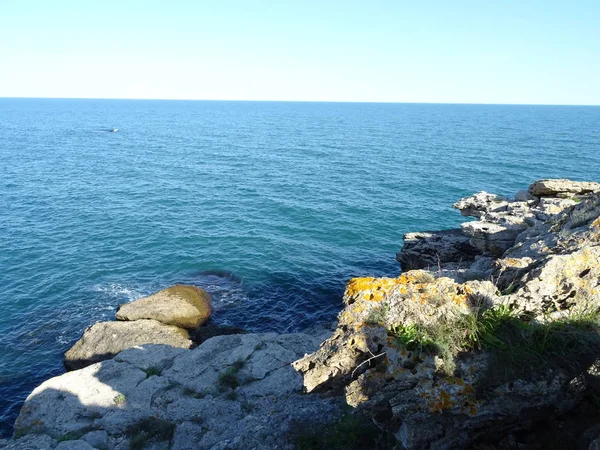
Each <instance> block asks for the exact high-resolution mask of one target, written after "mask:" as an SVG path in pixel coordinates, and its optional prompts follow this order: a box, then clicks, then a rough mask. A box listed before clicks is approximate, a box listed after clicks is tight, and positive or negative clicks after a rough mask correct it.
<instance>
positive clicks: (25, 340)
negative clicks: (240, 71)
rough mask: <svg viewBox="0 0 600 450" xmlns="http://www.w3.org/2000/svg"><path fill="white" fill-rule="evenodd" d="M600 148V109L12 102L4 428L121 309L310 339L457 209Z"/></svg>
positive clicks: (0, 174) (3, 261) (5, 229)
mask: <svg viewBox="0 0 600 450" xmlns="http://www.w3.org/2000/svg"><path fill="white" fill-rule="evenodd" d="M113 128H118V132H109V131H107V130H112V129H113ZM599 154H600V107H566V106H565V107H553V106H498V105H496V106H494V105H426V104H351V103H348V104H340V103H337V104H336V103H285V102H281V103H277V102H274V103H271V102H199V101H198V102H196V101H127V100H42V99H0V288H1V295H0V308H1V314H0V351H1V359H0V435H4V436H7V435H9V434H10V433H11V427H12V422H13V421H14V419H15V418H16V415H17V414H18V409H19V407H20V405H21V403H22V401H23V399H24V398H25V397H26V396H27V394H28V393H29V392H30V391H31V389H33V388H34V387H35V386H36V385H38V384H39V383H40V382H42V381H43V380H45V379H47V378H49V377H51V376H54V375H57V374H59V373H61V372H62V371H63V369H62V353H63V352H64V351H65V350H66V349H68V348H69V347H70V346H71V345H72V344H73V343H74V342H75V341H76V340H77V339H78V338H79V337H80V336H81V333H82V332H83V330H84V329H85V328H86V327H87V326H89V325H90V324H92V323H94V322H97V321H101V320H110V319H111V318H113V316H114V312H115V311H116V308H117V306H118V305H119V304H120V303H124V302H128V301H131V300H133V299H136V298H139V297H141V296H144V295H148V294H150V293H152V292H155V291H157V290H159V289H162V288H165V287H168V286H170V285H173V284H176V283H191V284H196V285H199V286H202V287H204V288H205V289H207V290H208V291H210V292H211V293H212V294H213V296H214V307H215V308H214V309H215V312H214V319H213V320H214V322H216V323H219V324H229V325H236V326H240V327H243V328H246V329H248V330H251V331H267V330H269V331H271V330H274V331H278V332H286V331H298V330H302V329H303V328H306V327H307V326H310V325H311V324H313V323H315V322H323V321H329V320H332V319H334V318H335V316H336V313H337V312H338V311H339V309H340V305H341V294H342V292H343V287H344V283H345V281H346V280H347V279H348V278H350V277H353V276H368V275H376V276H384V275H390V276H394V275H397V274H398V273H399V265H398V264H397V263H396V262H395V260H394V256H395V253H396V252H397V251H398V250H399V249H400V248H401V246H402V235H403V234H404V233H406V232H408V231H418V230H427V229H444V228H450V227H455V226H457V225H458V224H459V223H460V222H461V218H460V216H459V214H458V212H456V211H454V210H452V208H451V204H452V203H453V202H454V201H456V200H457V199H458V198H460V197H462V196H465V195H468V194H471V193H473V192H476V191H479V190H487V191H491V192H496V193H501V194H513V193H515V192H516V191H517V190H519V189H523V188H526V187H527V186H528V185H529V184H530V183H531V182H532V181H534V180H536V179H540V178H548V177H560V178H573V179H578V180H596V181H598V180H599V179H600V157H599V156H598V155H599Z"/></svg>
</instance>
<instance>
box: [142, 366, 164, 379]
mask: <svg viewBox="0 0 600 450" xmlns="http://www.w3.org/2000/svg"><path fill="white" fill-rule="evenodd" d="M144 372H146V378H150V377H151V376H154V375H160V373H161V371H160V369H159V368H157V367H149V368H148V369H145V370H144Z"/></svg>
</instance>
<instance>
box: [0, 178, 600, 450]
mask: <svg viewBox="0 0 600 450" xmlns="http://www.w3.org/2000/svg"><path fill="white" fill-rule="evenodd" d="M599 188H600V184H597V183H580V182H572V181H568V180H541V181H538V182H535V183H533V184H532V185H531V186H530V188H529V189H528V190H527V191H521V192H519V193H517V194H516V195H515V197H514V198H506V197H500V196H496V195H493V194H488V193H485V192H482V193H479V194H475V195H473V196H471V197H467V198H465V199H462V200H460V201H459V202H457V203H456V204H455V208H457V209H459V210H460V211H461V213H462V214H463V215H467V216H473V217H475V218H476V219H477V220H476V221H471V222H467V223H465V224H464V225H463V226H462V227H461V229H458V230H450V231H443V232H424V233H410V234H408V235H406V238H405V246H404V248H403V249H402V251H401V252H400V253H399V254H398V256H397V259H398V260H399V261H400V262H401V264H402V267H403V269H404V270H405V272H404V273H402V274H401V275H400V276H398V277H388V278H372V277H365V278H355V279H352V280H350V281H349V282H348V284H347V286H346V291H345V294H344V297H343V301H344V308H343V309H342V311H341V312H340V314H339V316H338V324H337V326H336V328H335V330H334V331H331V330H327V329H326V328H320V329H319V328H317V327H315V329H314V330H313V332H312V333H311V334H293V335H276V334H244V335H231V336H218V337H212V338H209V339H207V340H206V341H205V342H203V343H202V344H201V345H200V346H199V347H197V348H195V349H191V350H189V349H185V348H174V347H175V346H172V345H171V346H165V345H141V346H136V347H134V348H130V349H128V350H125V351H123V352H121V353H119V354H118V355H117V356H115V357H114V358H113V359H112V360H109V361H102V362H99V363H96V364H93V365H91V366H88V367H86V368H84V369H81V370H78V371H74V372H70V373H67V374H65V375H62V376H59V377H56V378H53V379H51V380H48V381H47V382H45V383H44V384H42V385H41V386H39V387H38V388H37V389H35V390H34V391H33V392H32V394H31V395H30V396H29V397H28V399H27V401H26V402H25V405H24V406H23V408H22V410H21V413H20V415H19V418H18V420H17V422H16V424H15V438H18V439H16V440H15V439H13V440H9V441H4V442H2V441H0V448H3V447H4V448H7V449H21V448H23V449H25V448H27V449H54V448H56V449H69V448H73V449H75V448H77V449H87V448H96V449H119V450H124V449H127V448H153V449H155V448H156V449H158V448H172V449H192V448H193V449H214V450H217V449H249V448H254V449H276V448H277V449H292V448H294V444H293V442H292V441H291V440H290V436H291V434H290V430H291V429H293V428H294V426H297V424H303V427H304V428H307V429H311V428H316V427H317V424H319V423H321V424H322V423H324V422H330V421H335V420H337V419H338V418H340V417H343V414H344V413H343V409H342V407H343V406H346V405H349V406H350V407H352V408H353V411H355V412H357V411H358V412H361V413H363V414H367V415H368V416H369V417H370V419H371V420H372V421H373V422H374V423H376V424H377V426H378V427H379V428H380V429H381V430H385V431H387V432H388V433H391V434H392V435H393V436H395V438H396V440H397V447H396V448H397V449H406V450H418V449H434V450H442V449H461V448H469V446H472V445H475V446H476V447H475V448H478V449H485V450H500V449H502V450H506V449H513V448H514V449H517V448H518V449H534V448H535V449H543V448H552V446H555V448H564V446H563V445H562V443H559V441H553V440H552V439H553V437H552V436H553V434H552V433H554V432H556V433H559V432H563V431H564V428H569V427H570V426H572V428H573V431H572V434H573V435H575V438H576V439H577V440H578V441H577V448H581V449H590V450H592V449H593V450H596V449H598V448H600V425H599V422H600V413H599V412H598V407H597V405H595V404H594V403H593V402H590V401H589V397H590V393H596V392H598V391H600V351H599V350H598V349H600V189H599ZM413 269H414V270H413ZM150 298H152V297H150ZM144 303H153V301H149V300H146V301H145V302H144ZM153 308H154V306H153ZM123 309H124V308H123ZM131 309H132V310H133V309H135V308H133V307H132V308H131ZM157 309H158V310H159V311H161V312H160V313H158V314H159V315H160V314H163V313H162V310H161V307H157ZM175 312H176V311H175ZM120 313H121V312H120ZM122 314H123V317H125V314H126V315H127V317H129V318H132V317H139V318H141V317H145V313H140V315H137V316H134V315H133V313H131V314H132V315H130V313H129V312H126V311H123V312H122ZM136 314H138V313H137V312H136ZM154 317H155V318H156V317H157V316H154ZM161 317H163V316H161ZM145 322H149V323H150V322H151V323H158V322H155V321H154V320H149V319H145V320H136V321H135V322H111V323H112V324H117V325H111V326H117V327H119V326H124V325H130V326H131V325H133V326H137V325H140V324H142V323H145ZM161 326H163V327H172V328H175V329H177V330H181V331H183V329H181V328H177V327H174V326H173V325H164V324H161ZM101 327H106V328H107V330H109V326H108V325H106V324H101ZM93 328H94V327H92V329H93ZM90 330H91V329H90ZM90 330H88V331H90ZM183 332H184V333H186V332H185V331H183ZM111 333H113V332H112V331H110V330H109V331H108V332H107V333H103V334H102V337H101V338H100V340H99V341H98V342H104V340H105V339H106V338H107V335H111ZM89 334H91V332H90V333H88V335H89ZM85 338H86V336H84V340H85ZM182 338H184V336H182ZM321 342H322V343H321ZM320 343H321V345H320V346H319V344H320ZM77 345H78V344H76V346H77ZM97 345H100V344H97ZM102 345H104V344H102ZM128 345H129V344H128ZM131 345H135V344H134V343H133V342H132V343H131ZM185 346H186V345H181V347H185ZM107 349H108V350H107ZM116 351H117V350H116V349H112V350H111V347H110V346H106V347H102V350H95V351H91V352H90V353H89V354H88V353H86V354H85V355H84V356H83V357H81V359H86V358H87V359H88V360H92V358H93V357H94V354H96V353H99V352H108V353H111V354H112V352H116ZM90 355H91V356H90ZM595 398H597V394H595ZM582 405H584V406H585V405H588V406H585V407H586V408H588V410H585V408H583V406H582ZM590 405H591V406H590ZM573 408H583V409H582V410H585V411H586V412H585V414H584V415H583V416H582V417H588V418H589V420H588V421H587V422H586V421H585V420H582V419H581V417H575V418H574V419H573V420H572V421H571V422H570V423H571V424H572V425H569V426H565V427H561V426H560V423H561V422H560V421H561V420H562V419H561V417H565V416H566V415H567V413H569V411H571V410H572V409H573ZM590 408H591V409H590ZM596 417H598V418H599V419H598V420H597V421H596V423H593V421H594V420H595V418H596ZM590 421H591V422H590ZM539 423H546V424H550V425H549V426H551V427H552V429H551V430H550V431H549V432H548V433H546V434H547V435H548V436H541V437H538V436H536V437H532V438H531V437H530V438H528V440H527V441H519V439H520V438H519V437H516V436H523V435H522V434H519V433H524V432H526V431H527V432H529V433H531V430H532V429H533V427H536V426H538V424H539ZM562 423H565V422H562ZM295 424H296V425H295ZM592 425H594V426H592ZM561 428H562V429H563V431H560V430H561ZM542 438H543V439H542ZM575 438H574V439H575ZM544 439H545V440H544ZM533 441H535V442H536V443H535V445H530V443H531V442H533ZM392 447H393V445H392V446H390V448H392ZM471 448H473V447H471ZM573 448H575V446H573Z"/></svg>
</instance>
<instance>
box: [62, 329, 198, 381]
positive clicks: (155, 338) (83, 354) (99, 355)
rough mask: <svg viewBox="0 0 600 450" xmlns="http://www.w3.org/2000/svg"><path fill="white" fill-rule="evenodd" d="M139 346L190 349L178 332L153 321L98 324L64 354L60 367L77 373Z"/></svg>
mask: <svg viewBox="0 0 600 450" xmlns="http://www.w3.org/2000/svg"><path fill="white" fill-rule="evenodd" d="M141 344H167V345H170V346H172V347H178V348H190V347H191V346H192V341H191V340H190V339H189V335H188V333H187V331H185V330H183V329H182V328H178V327H176V326H173V325H165V324H163V323H161V322H158V321H156V320H136V321H135V322H100V323H97V324H94V325H92V326H91V327H89V328H88V329H87V330H85V332H84V333H83V336H82V337H81V339H79V341H77V342H76V343H75V345H73V347H71V348H70V349H69V350H68V351H67V352H66V353H65V360H64V364H65V367H66V368H67V369H68V370H75V369H80V368H82V367H85V366H88V365H90V364H94V363H96V362H98V361H104V360H105V359H110V358H113V357H114V356H115V355H116V354H117V353H119V352H121V351H123V350H125V349H127V348H130V347H135V346H137V345H141Z"/></svg>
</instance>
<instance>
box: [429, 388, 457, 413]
mask: <svg viewBox="0 0 600 450" xmlns="http://www.w3.org/2000/svg"><path fill="white" fill-rule="evenodd" d="M452 406H453V403H452V398H451V396H450V394H449V393H448V392H447V391H444V390H442V391H440V392H439V394H438V397H437V399H435V401H434V402H431V403H430V409H431V412H442V411H444V410H445V409H450V408H452Z"/></svg>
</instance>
